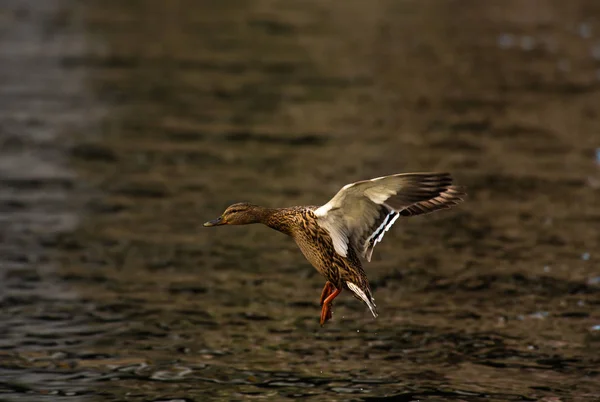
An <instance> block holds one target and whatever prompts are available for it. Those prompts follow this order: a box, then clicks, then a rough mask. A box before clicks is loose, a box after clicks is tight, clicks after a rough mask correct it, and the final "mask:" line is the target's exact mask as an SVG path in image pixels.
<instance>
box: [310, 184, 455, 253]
mask: <svg viewBox="0 0 600 402" xmlns="http://www.w3.org/2000/svg"><path fill="white" fill-rule="evenodd" d="M462 196H464V193H463V192H462V191H461V189H460V188H459V187H456V186H452V177H451V176H450V174H449V173H403V174H395V175H391V176H384V177H378V178H375V179H371V180H363V181H358V182H356V183H351V184H347V185H345V186H344V187H342V189H341V190H340V191H338V192H337V194H336V195H335V196H334V197H333V198H332V199H331V200H329V202H327V204H325V205H323V206H321V207H319V208H317V209H316V210H315V215H316V216H317V217H318V223H319V225H321V226H322V227H323V228H324V229H325V230H327V232H328V233H329V235H330V236H331V239H332V241H333V245H334V248H335V251H336V252H337V253H338V254H339V255H341V256H343V257H345V256H346V255H347V253H348V247H354V248H355V249H356V250H357V251H358V252H359V253H360V254H361V255H362V256H363V257H364V258H366V259H367V260H368V261H371V256H372V254H373V249H374V247H375V245H376V244H377V243H378V242H380V241H381V240H382V239H383V236H384V235H385V232H386V231H388V230H389V229H390V228H391V227H392V225H393V224H394V222H395V221H396V220H397V219H398V217H400V216H414V215H420V214H426V213H430V212H434V211H437V210H440V209H446V208H450V207H451V206H453V205H456V204H458V203H459V202H461V201H462V198H461V197H462Z"/></svg>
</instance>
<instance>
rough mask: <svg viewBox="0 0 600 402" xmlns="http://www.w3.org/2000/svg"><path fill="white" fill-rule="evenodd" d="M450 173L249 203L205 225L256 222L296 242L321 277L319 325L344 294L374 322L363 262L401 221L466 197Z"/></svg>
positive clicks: (417, 175)
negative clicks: (288, 201) (270, 203)
mask: <svg viewBox="0 0 600 402" xmlns="http://www.w3.org/2000/svg"><path fill="white" fill-rule="evenodd" d="M452 183H453V178H452V175H451V174H450V173H439V172H423V173H398V174H392V175H388V176H382V177H376V178H373V179H368V180H361V181H357V182H354V183H350V184H346V185H345V186H343V187H342V188H341V189H340V190H339V191H338V192H337V193H336V194H335V195H334V196H333V198H331V199H330V200H329V201H328V202H327V203H325V204H323V205H320V206H317V205H307V206H292V207H285V208H270V207H264V206H260V205H255V204H252V203H248V202H240V203H235V204H233V205H230V206H229V207H227V208H226V209H225V211H224V212H223V213H222V214H221V215H220V216H219V217H218V218H216V219H213V220H211V221H208V222H206V223H204V226H205V227H216V226H223V225H248V224H254V223H261V224H263V225H266V226H268V227H269V228H271V229H274V230H277V231H279V232H281V233H284V234H286V235H288V236H290V237H292V239H293V240H294V241H295V242H296V244H297V245H298V248H299V249H300V251H301V252H302V254H304V257H306V259H307V260H308V261H309V262H310V263H311V264H312V265H313V267H314V268H315V269H316V270H317V271H318V272H319V273H320V274H321V275H322V276H324V277H325V279H326V282H325V285H324V287H323V290H322V291H321V297H320V301H319V305H320V306H321V315H320V319H319V323H320V325H321V326H323V325H324V324H325V323H326V322H327V321H329V320H330V319H331V318H332V317H333V312H332V311H333V310H332V305H333V301H334V299H335V298H336V297H338V296H339V294H340V293H341V292H342V291H343V290H347V291H350V292H351V293H352V295H353V296H354V297H356V298H357V299H358V300H360V301H362V302H364V303H365V304H366V306H367V307H368V308H369V310H370V312H371V314H372V315H373V317H374V318H376V317H377V316H378V311H377V306H376V305H375V299H374V297H373V292H372V290H371V286H370V284H369V280H368V278H367V275H366V273H365V271H364V269H363V266H362V261H361V260H363V261H366V262H370V261H371V257H372V255H373V250H374V248H375V246H376V245H377V244H378V243H380V242H381V241H382V239H383V237H384V235H385V233H386V232H387V231H388V230H390V228H391V227H392V225H393V224H394V223H395V222H396V221H397V220H398V219H400V218H406V217H412V216H417V215H423V214H428V213H431V212H435V211H440V210H444V209H448V208H451V207H453V206H455V205H458V204H459V203H461V202H462V201H463V200H464V198H465V197H466V193H465V192H464V188H463V187H459V186H455V185H453V184H452Z"/></svg>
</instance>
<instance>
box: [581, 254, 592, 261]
mask: <svg viewBox="0 0 600 402" xmlns="http://www.w3.org/2000/svg"><path fill="white" fill-rule="evenodd" d="M581 259H582V260H583V261H588V260H589V259H590V253H583V254H581Z"/></svg>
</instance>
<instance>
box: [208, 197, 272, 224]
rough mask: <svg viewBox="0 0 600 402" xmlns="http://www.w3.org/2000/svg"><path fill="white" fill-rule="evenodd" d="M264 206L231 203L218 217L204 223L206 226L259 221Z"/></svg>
mask: <svg viewBox="0 0 600 402" xmlns="http://www.w3.org/2000/svg"><path fill="white" fill-rule="evenodd" d="M263 209H264V208H262V207H259V206H258V205H253V204H249V203H247V202H239V203H237V204H233V205H230V206H229V207H227V209H226V210H225V211H224V212H223V213H222V214H221V216H219V217H218V218H217V219H213V220H212V221H208V222H205V223H204V226H205V227H211V226H220V225H247V224H249V223H258V222H260V219H261V218H262V215H263V214H262V210H263Z"/></svg>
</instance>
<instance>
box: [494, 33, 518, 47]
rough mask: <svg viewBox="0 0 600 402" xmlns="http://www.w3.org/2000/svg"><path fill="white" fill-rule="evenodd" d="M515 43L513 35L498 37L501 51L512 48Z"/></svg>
mask: <svg viewBox="0 0 600 402" xmlns="http://www.w3.org/2000/svg"><path fill="white" fill-rule="evenodd" d="M514 43H515V38H514V37H513V36H512V35H511V34H502V35H500V36H498V46H499V47H500V48H501V49H508V48H511V47H512V46H513V45H514Z"/></svg>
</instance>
